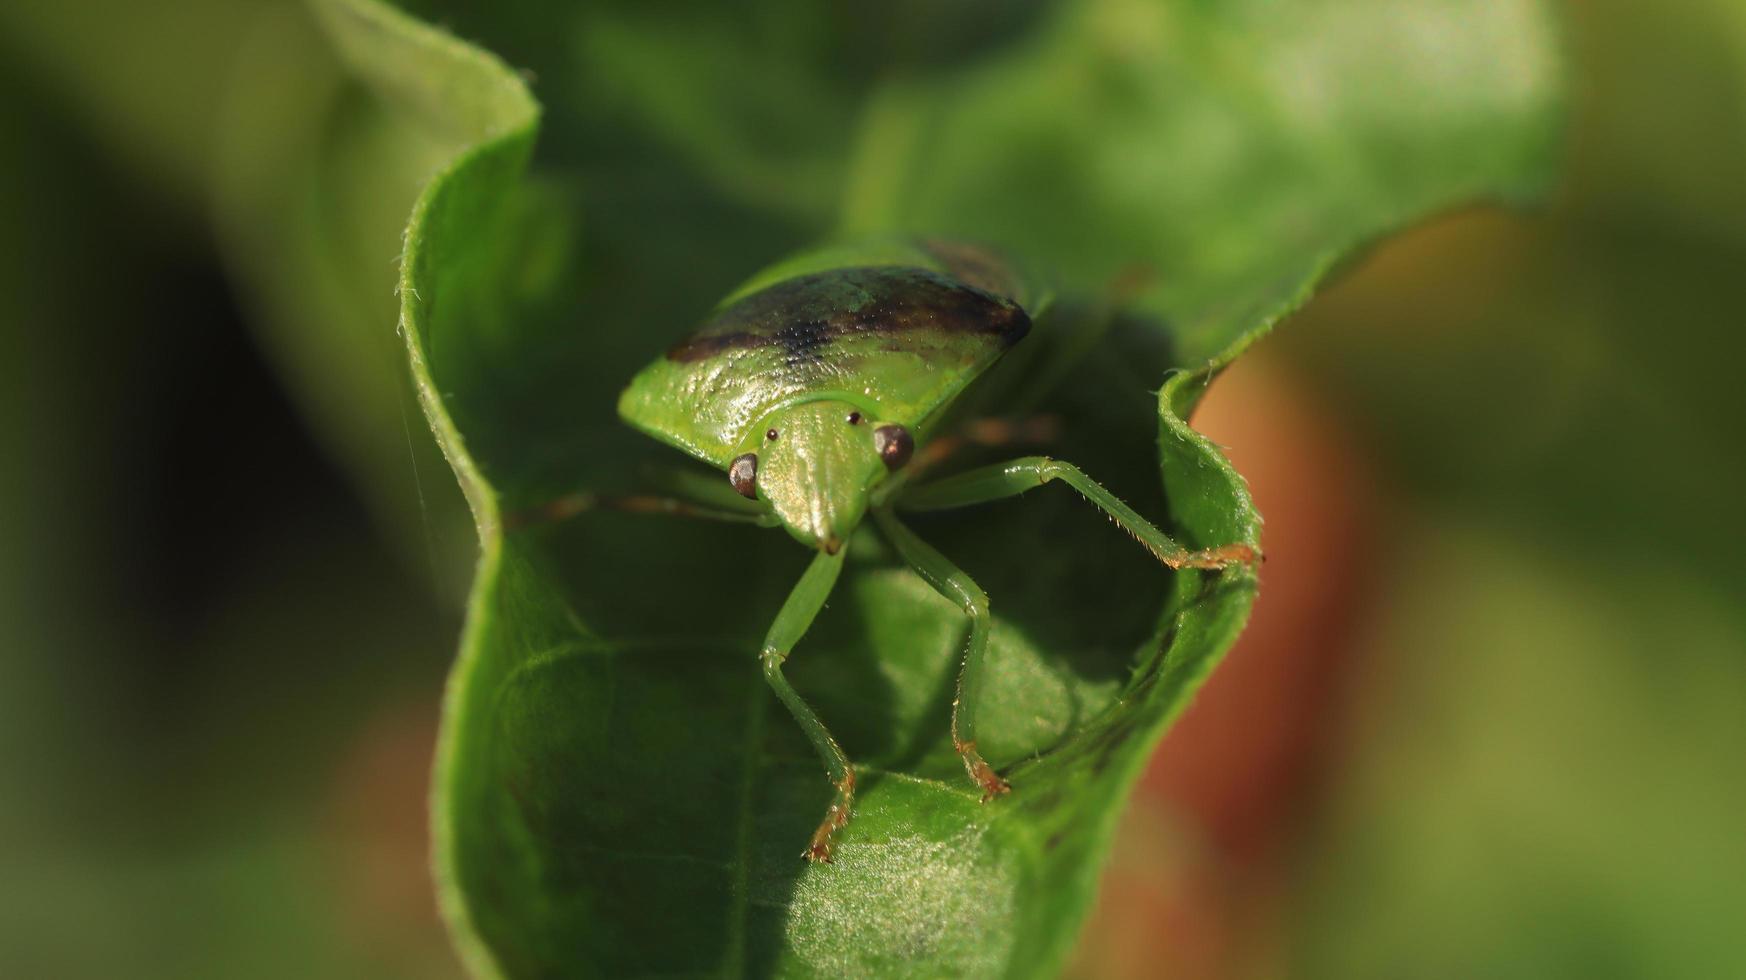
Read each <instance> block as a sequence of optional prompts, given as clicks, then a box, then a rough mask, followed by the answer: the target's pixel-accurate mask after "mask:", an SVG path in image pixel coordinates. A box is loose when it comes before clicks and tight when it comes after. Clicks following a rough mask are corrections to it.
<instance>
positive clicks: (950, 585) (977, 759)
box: [873, 508, 1011, 802]
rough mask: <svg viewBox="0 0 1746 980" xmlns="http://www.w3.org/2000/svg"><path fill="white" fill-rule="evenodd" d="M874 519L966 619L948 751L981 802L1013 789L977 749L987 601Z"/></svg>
mask: <svg viewBox="0 0 1746 980" xmlns="http://www.w3.org/2000/svg"><path fill="white" fill-rule="evenodd" d="M873 519H874V520H875V521H878V522H879V529H880V530H882V531H884V532H885V537H886V538H887V539H889V540H890V541H891V545H892V547H894V548H896V549H897V553H898V554H900V555H902V556H903V560H904V561H906V562H908V563H909V566H910V567H911V568H913V569H915V570H916V573H917V574H918V575H920V576H921V577H922V578H923V579H924V580H926V581H927V583H928V584H929V585H931V586H933V587H934V590H935V591H936V592H938V593H939V594H940V595H943V596H945V597H946V598H948V599H950V600H952V601H953V602H956V603H957V604H958V606H959V608H961V609H963V610H964V615H966V616H968V617H970V643H969V646H968V647H967V648H966V649H965V651H964V666H963V668H962V669H961V670H960V671H959V673H958V694H957V696H956V697H954V698H953V699H952V747H953V748H955V749H957V750H958V755H960V756H962V757H963V759H964V768H965V769H966V770H967V771H968V772H969V773H970V778H971V779H974V780H975V781H976V783H977V785H979V786H981V787H982V800H983V802H987V801H988V800H991V799H993V798H994V797H996V796H999V795H1000V794H1002V793H1004V792H1006V791H1007V790H1008V789H1010V788H1011V787H1009V786H1008V785H1007V783H1006V780H1004V779H1002V778H1000V775H999V774H998V773H996V772H995V771H994V767H993V766H990V765H989V764H988V763H987V762H985V761H983V758H982V754H981V753H980V752H978V751H977V750H976V706H977V705H978V704H980V703H981V701H982V671H983V667H984V664H985V662H986V661H987V659H988V658H987V654H988V596H987V594H986V593H984V592H983V591H982V589H981V588H980V587H978V586H977V584H976V583H975V582H974V581H972V580H971V578H970V576H968V575H966V574H964V572H963V571H962V570H961V569H959V568H958V567H957V566H956V565H953V564H952V563H951V562H950V561H948V560H947V559H946V556H944V555H942V554H940V553H939V552H938V551H935V550H934V548H933V546H931V545H929V544H928V543H927V542H926V541H923V540H922V539H921V538H918V537H916V536H915V532H913V531H911V530H910V529H909V528H907V527H904V526H903V524H902V523H901V522H900V521H898V519H897V518H896V517H895V516H893V515H892V513H891V511H889V510H886V509H883V508H881V509H879V510H875V511H874V512H873Z"/></svg>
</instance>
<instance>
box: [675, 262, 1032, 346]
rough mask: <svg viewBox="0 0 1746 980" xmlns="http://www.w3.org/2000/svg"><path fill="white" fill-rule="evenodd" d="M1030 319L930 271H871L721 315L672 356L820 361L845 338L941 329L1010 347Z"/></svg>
mask: <svg viewBox="0 0 1746 980" xmlns="http://www.w3.org/2000/svg"><path fill="white" fill-rule="evenodd" d="M1030 329H1031V318H1030V317H1029V316H1027V315H1026V314H1025V311H1024V310H1022V309H1020V308H1019V306H1018V304H1017V303H1014V302H1013V301H1012V300H1009V299H1006V298H1004V297H1001V296H997V295H995V294H994V293H990V292H988V291H986V290H983V289H978V288H977V287H975V286H972V285H968V284H966V283H963V282H960V281H957V280H955V279H952V278H950V277H948V276H943V275H940V274H939V273H936V272H930V271H928V270H927V269H919V268H912V267H910V266H869V267H854V268H848V269H833V270H831V271H830V272H821V273H817V274H814V275H809V276H796V277H795V278H793V279H788V280H785V281H783V282H779V283H777V284H775V285H774V286H771V287H769V288H767V289H763V290H760V291H758V292H756V293H753V294H752V295H750V296H747V297H746V298H745V299H742V300H740V301H739V302H737V303H735V304H734V305H732V306H730V307H728V308H727V309H725V310H723V311H721V312H720V313H718V314H716V315H715V317H714V318H712V319H711V320H710V321H709V322H708V323H706V324H704V325H703V327H702V328H701V329H700V330H698V331H697V333H695V334H693V335H692V336H690V337H688V338H686V339H685V340H682V341H680V342H679V343H678V344H677V345H675V346H674V347H673V348H672V349H671V350H669V351H667V359H668V360H670V361H679V362H689V361H700V360H703V359H705V358H708V357H713V356H714V355H716V354H720V353H722V352H723V351H727V350H733V349H740V350H750V349H756V348H760V347H780V348H781V349H782V350H783V351H784V352H785V354H786V356H787V358H788V360H789V362H790V363H795V362H799V361H805V360H811V359H814V358H817V357H818V356H819V355H820V353H821V350H822V348H824V347H825V346H826V345H828V344H830V343H831V342H832V341H833V340H836V339H838V338H840V337H854V336H881V335H894V334H905V333H912V332H919V331H925V330H936V331H939V332H941V333H944V334H980V335H985V336H991V337H994V338H996V339H998V340H999V341H1000V342H1001V343H1003V344H1005V345H1006V346H1008V347H1010V346H1012V345H1013V344H1016V343H1018V342H1019V340H1020V339H1022V338H1023V337H1024V335H1025V334H1026V333H1028V332H1030Z"/></svg>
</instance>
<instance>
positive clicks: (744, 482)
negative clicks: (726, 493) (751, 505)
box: [728, 453, 758, 500]
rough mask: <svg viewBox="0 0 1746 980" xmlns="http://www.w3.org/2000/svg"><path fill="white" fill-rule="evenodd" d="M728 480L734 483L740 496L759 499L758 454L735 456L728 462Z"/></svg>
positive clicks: (735, 489)
mask: <svg viewBox="0 0 1746 980" xmlns="http://www.w3.org/2000/svg"><path fill="white" fill-rule="evenodd" d="M728 482H729V483H731V484H733V485H734V492H736V493H738V494H739V495H740V496H742V497H746V498H748V499H751V500H756V499H758V454H757V453H746V454H745V455H743V456H735V457H734V461H733V462H731V463H729V464H728Z"/></svg>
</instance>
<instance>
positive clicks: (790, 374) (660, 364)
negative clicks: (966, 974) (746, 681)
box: [590, 242, 1258, 861]
mask: <svg viewBox="0 0 1746 980" xmlns="http://www.w3.org/2000/svg"><path fill="white" fill-rule="evenodd" d="M1049 307H1050V304H1049V301H1048V298H1047V297H1046V296H1043V295H1040V294H1036V293H1033V292H1031V291H1029V290H1027V289H1026V288H1025V287H1024V284H1023V283H1022V282H1021V281H1020V279H1019V277H1017V276H1016V275H1014V274H1013V273H1012V272H1011V271H1009V269H1008V267H1007V265H1006V264H1005V263H1004V262H1002V261H1001V260H1000V259H998V258H997V257H995V256H993V255H991V254H989V253H986V252H984V251H981V250H979V249H975V248H971V247H967V246H962V245H955V244H949V243H941V242H884V243H876V244H872V245H860V246H851V247H835V248H828V249H822V250H818V251H814V252H810V253H806V254H804V255H801V256H799V257H797V258H794V259H791V260H789V261H787V262H784V263H782V264H779V265H777V266H775V267H773V268H771V269H769V270H766V271H765V272H763V273H760V274H759V275H758V276H755V277H754V278H753V279H752V280H751V281H750V282H748V283H747V284H746V285H744V286H742V287H741V288H740V289H739V290H737V291H735V292H734V293H733V294H731V295H730V296H729V297H728V298H727V299H726V300H724V301H723V302H722V303H721V304H720V305H719V306H718V307H717V309H716V311H715V312H714V314H713V315H712V316H711V317H710V318H709V319H708V320H707V321H706V322H705V323H704V324H703V326H702V327H701V328H699V329H698V330H697V331H695V332H694V333H692V334H691V335H690V336H688V337H686V338H685V339H683V340H682V341H680V342H679V343H678V344H676V345H674V346H673V347H671V348H669V349H668V351H667V352H666V353H665V355H664V356H662V357H660V358H658V359H657V360H655V361H654V362H653V363H651V364H649V365H648V366H647V367H645V368H644V369H643V370H642V371H641V372H639V373H638V374H637V375H636V377H635V378H634V379H633V380H632V381H631V383H630V385H629V386H628V387H627V388H626V389H625V391H624V393H623V395H622V396H621V397H620V399H619V414H620V415H621V416H622V417H623V418H624V420H625V421H626V422H628V423H629V424H630V425H631V426H633V427H635V428H636V429H638V430H640V431H642V432H644V433H647V434H648V435H650V436H653V437H655V438H656V439H659V440H661V441H663V442H666V443H669V444H671V445H673V446H676V447H678V448H679V449H682V450H684V451H685V452H687V453H690V454H691V455H692V456H695V457H697V458H698V459H701V460H703V461H704V462H706V463H709V464H710V465H712V466H714V467H716V468H717V469H719V470H722V471H724V472H725V473H726V474H727V479H726V480H711V481H708V482H699V481H696V480H690V481H687V483H686V485H685V486H683V487H682V488H681V489H682V490H683V499H678V498H675V499H657V498H637V499H636V501H635V503H634V504H631V506H634V507H635V508H636V509H646V510H661V511H667V512H674V513H686V514H692V515H697V516H706V517H716V518H721V519H726V520H737V521H745V522H750V523H756V524H760V525H764V526H769V527H778V526H779V527H782V528H784V529H785V530H787V532H788V533H789V534H790V535H791V536H793V537H794V538H795V539H796V540H798V541H799V542H800V543H801V544H802V545H804V546H806V547H807V548H809V549H812V550H815V551H816V552H817V554H816V556H815V557H814V558H813V560H812V562H811V564H810V565H809V566H808V567H807V570H806V571H805V573H804V574H803V575H802V577H801V579H800V582H799V583H798V584H797V585H796V586H795V587H794V589H793V591H792V592H791V593H790V595H789V597H788V599H787V601H786V602H785V603H784V604H783V606H782V608H781V610H780V612H779V613H778V614H777V616H776V620H775V622H774V624H773V625H772V626H771V628H770V631H769V633H768V635H767V637H766V639H765V641H764V645H763V649H762V653H761V655H760V656H761V661H762V667H763V672H764V676H765V679H766V680H767V681H768V682H769V684H770V686H771V688H772V689H773V690H774V692H775V694H776V696H777V697H778V698H779V699H780V700H781V701H782V703H783V704H784V705H785V706H786V707H787V708H788V710H789V711H790V713H792V714H793V716H794V718H795V720H796V721H797V722H798V723H799V724H800V727H801V728H802V729H803V730H804V731H805V733H806V735H807V736H808V738H809V739H810V740H811V742H812V743H813V746H814V748H815V749H816V750H817V752H818V754H819V757H820V759H821V760H823V762H824V766H825V769H826V770H827V771H828V772H829V775H830V779H831V782H832V784H833V785H834V786H835V788H836V795H835V798H834V799H833V801H832V803H831V805H830V808H829V810H828V811H827V813H826V815H825V817H824V820H823V821H822V822H821V823H820V825H819V827H818V829H817V831H815V832H814V834H813V836H812V839H811V842H810V843H809V845H808V847H807V849H806V851H805V857H806V858H808V859H809V860H813V861H828V860H829V859H830V854H831V846H832V839H833V836H834V834H835V832H836V831H837V830H839V829H840V828H842V827H843V826H844V825H845V824H846V823H847V822H848V819H849V816H850V813H851V808H852V806H853V802H854V792H855V775H854V767H853V765H852V764H851V763H850V762H849V759H848V757H847V755H846V754H845V753H844V751H843V749H842V747H841V746H840V745H838V744H837V742H836V740H835V739H834V738H833V737H832V736H831V734H830V732H829V731H828V730H827V729H826V727H825V725H824V723H823V722H822V721H821V720H820V719H819V718H818V716H817V715H816V714H814V712H813V711H812V709H811V708H810V707H809V706H808V705H807V704H806V702H805V701H804V700H803V699H802V698H801V696H800V695H799V693H798V692H796V691H795V690H794V688H793V687H792V686H791V685H790V684H789V683H788V681H787V679H786V678H785V677H784V676H783V671H782V665H783V662H784V661H785V660H786V659H787V657H788V655H789V653H790V652H791V651H792V650H793V649H794V646H795V644H796V643H797V642H798V641H799V640H800V638H801V637H802V636H803V635H804V634H805V632H806V631H807V629H808V628H809V627H810V626H811V624H812V622H813V619H814V618H815V617H816V616H817V614H818V612H819V610H820V609H821V608H822V607H823V605H824V603H825V600H826V599H827V598H828V596H829V595H830V593H831V590H832V588H833V587H834V585H835V584H836V581H837V577H838V574H839V572H840V571H841V570H842V567H843V562H844V556H845V554H846V552H847V545H848V541H849V537H850V533H851V532H853V531H854V530H855V529H856V528H857V527H858V526H859V525H860V524H861V523H862V521H863V520H864V519H865V518H866V517H867V516H868V515H871V516H872V518H873V520H874V523H875V524H876V525H877V526H878V528H879V530H880V531H881V532H882V533H883V534H884V536H885V538H886V539H887V540H888V541H889V542H890V543H891V545H892V547H893V548H894V549H895V551H896V552H897V554H898V555H900V556H901V557H902V558H903V559H904V561H906V562H907V563H908V564H909V565H910V566H911V567H912V568H913V569H914V570H915V571H916V572H917V573H918V574H919V575H920V576H921V577H922V578H923V579H924V580H926V581H927V582H928V583H929V584H930V585H932V586H933V587H934V589H936V590H937V591H939V592H940V593H941V594H942V595H943V596H945V597H946V598H947V599H949V600H951V601H953V602H954V603H956V604H957V605H958V606H959V607H960V608H962V609H963V611H964V613H965V615H966V616H967V617H968V619H969V626H970V636H969V642H968V645H967V649H966V651H965V653H964V658H963V666H962V670H961V672H960V674H959V679H958V690H957V696H956V698H955V700H954V701H953V708H952V722H951V735H952V742H953V746H954V747H955V748H956V750H957V752H958V754H959V755H960V756H961V757H962V759H963V762H964V766H965V769H966V770H967V771H968V772H969V775H970V778H971V779H973V780H974V781H975V782H976V783H977V784H978V785H979V786H980V787H981V788H982V792H983V798H984V800H988V799H991V798H993V797H995V796H998V795H1000V794H1002V793H1005V792H1007V790H1008V785H1007V783H1006V781H1005V780H1004V779H1003V778H1002V777H1001V776H1000V774H999V773H997V772H996V771H995V770H994V768H993V767H992V766H990V765H989V764H988V763H987V762H986V761H985V760H984V759H983V758H982V756H981V754H980V753H979V752H978V750H977V740H976V707H977V704H978V700H979V693H980V690H981V682H982V677H983V671H984V668H985V659H986V658H985V654H986V651H987V648H988V638H989V606H988V599H987V597H986V596H985V595H984V594H983V592H982V590H981V589H980V588H978V587H977V585H976V583H975V582H974V581H972V580H971V579H970V577H969V576H967V575H966V574H964V572H962V571H961V570H959V569H958V568H957V567H956V566H954V565H953V564H952V563H951V562H950V561H948V560H947V559H946V558H945V557H944V556H943V555H941V554H940V553H939V552H938V551H936V550H934V549H933V548H932V547H931V546H930V545H928V544H927V543H926V542H924V541H922V540H921V539H920V538H918V537H916V535H915V534H914V533H913V532H911V531H910V530H909V529H908V528H907V527H906V526H905V525H904V524H903V523H902V522H900V521H899V519H898V518H897V516H896V512H897V511H899V510H938V509H944V508H953V507H962V506H966V505H970V504H976V503H981V502H985V501H990V500H996V499H1000V498H1003V497H1010V496H1015V495H1017V494H1020V493H1023V492H1024V491H1026V490H1029V489H1032V488H1033V487H1038V486H1041V485H1043V484H1045V483H1049V482H1051V481H1054V480H1060V481H1062V482H1064V483H1066V484H1068V485H1069V486H1071V487H1073V488H1074V489H1075V490H1077V491H1078V492H1079V494H1080V495H1081V496H1083V497H1084V498H1085V499H1086V500H1087V501H1089V502H1090V503H1092V504H1093V505H1094V506H1096V507H1098V508H1100V509H1101V510H1102V511H1103V512H1104V513H1105V514H1106V515H1108V516H1109V517H1110V518H1111V519H1112V520H1114V521H1115V522H1116V523H1117V524H1118V525H1120V526H1121V527H1122V528H1124V529H1125V530H1126V531H1128V532H1129V534H1131V535H1132V536H1133V537H1134V538H1135V539H1136V540H1137V541H1139V542H1140V544H1141V545H1143V546H1144V547H1145V548H1146V549H1147V550H1148V551H1150V552H1151V553H1152V554H1153V555H1154V556H1155V557H1156V558H1157V559H1158V560H1159V561H1161V562H1163V563H1164V564H1166V565H1168V566H1170V567H1173V568H1205V569H1217V568H1223V567H1226V566H1228V565H1232V564H1237V563H1242V562H1248V561H1253V560H1255V559H1256V558H1257V557H1258V556H1257V555H1256V554H1255V552H1254V551H1253V549H1251V548H1249V547H1248V546H1247V545H1228V546H1225V547H1222V548H1213V549H1209V550H1204V551H1193V550H1189V549H1187V548H1184V547H1182V546H1180V545H1178V544H1177V543H1176V542H1175V541H1173V540H1171V539H1170V538H1169V537H1167V536H1166V535H1165V534H1163V533H1162V532H1161V531H1159V530H1158V529H1157V528H1156V527H1155V526H1153V525H1152V524H1151V523H1150V522H1148V521H1147V520H1146V519H1145V518H1143V517H1141V516H1140V515H1139V514H1137V513H1135V512H1134V511H1133V510H1132V509H1131V508H1129V507H1128V506H1127V505H1126V504H1124V503H1123V502H1122V501H1120V500H1119V499H1117V498H1116V497H1115V496H1114V495H1113V494H1111V493H1110V492H1109V491H1107V490H1105V489H1104V488H1103V487H1102V486H1101V485H1099V484H1098V483H1096V482H1094V481H1093V480H1092V479H1091V478H1090V477H1088V476H1086V475H1085V474H1084V473H1083V472H1081V471H1080V470H1079V469H1078V468H1077V467H1074V466H1073V465H1071V464H1069V463H1064V462H1060V461H1057V460H1054V459H1050V458H1048V457H1043V456H1028V457H1022V458H1018V459H1014V460H1011V461H1009V462H1006V463H1001V464H998V465H994V466H986V467H980V468H975V469H970V470H968V471H965V472H961V473H958V474H956V475H953V476H949V477H945V478H942V479H938V480H934V481H931V482H927V481H923V480H920V479H918V477H919V474H920V473H921V472H922V471H924V470H925V469H926V465H927V464H928V463H930V462H932V461H934V460H935V459H936V458H938V457H939V456H941V455H943V453H944V451H945V450H947V449H948V448H949V447H950V446H951V445H953V444H954V442H955V441H957V439H956V437H955V436H953V434H952V433H949V432H947V433H942V432H941V431H940V430H941V428H942V426H943V422H944V420H946V419H947V418H948V412H947V409H949V408H950V407H951V406H952V405H953V404H954V403H955V402H956V401H958V400H959V398H960V396H961V395H962V394H963V393H964V391H965V389H966V388H968V387H969V386H970V385H971V384H972V382H974V381H976V380H977V378H978V377H979V376H981V375H982V374H983V373H984V372H985V371H987V369H988V368H989V367H990V366H992V365H993V364H994V363H995V362H996V361H998V360H999V359H1001V358H1002V357H1003V356H1004V355H1005V354H1006V353H1007V352H1008V351H1009V350H1010V349H1011V348H1012V347H1013V346H1014V345H1016V344H1018V343H1019V342H1020V341H1022V340H1023V339H1024V338H1025V336H1026V335H1027V333H1029V331H1030V330H1031V327H1032V323H1033V318H1039V319H1040V318H1044V317H1046V316H1047V311H1048V310H1049ZM936 437H939V438H936ZM982 441H984V442H989V441H998V440H991V439H988V438H984V439H982ZM590 502H591V503H597V504H598V503H607V502H606V501H595V500H591V501H590ZM626 503H628V502H626Z"/></svg>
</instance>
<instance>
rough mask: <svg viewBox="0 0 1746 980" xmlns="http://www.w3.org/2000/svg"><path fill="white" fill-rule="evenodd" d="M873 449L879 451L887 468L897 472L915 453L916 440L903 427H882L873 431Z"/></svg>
mask: <svg viewBox="0 0 1746 980" xmlns="http://www.w3.org/2000/svg"><path fill="white" fill-rule="evenodd" d="M873 448H874V449H876V450H878V451H879V458H880V459H882V460H884V461H885V468H886V469H888V470H895V469H897V468H899V467H901V466H902V465H903V464H905V463H907V462H909V457H910V456H912V455H914V453H915V440H914V439H913V438H911V437H910V434H909V430H908V429H906V428H904V427H903V426H901V425H882V426H880V427H879V428H877V429H874V430H873Z"/></svg>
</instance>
